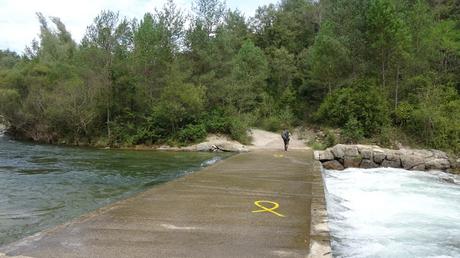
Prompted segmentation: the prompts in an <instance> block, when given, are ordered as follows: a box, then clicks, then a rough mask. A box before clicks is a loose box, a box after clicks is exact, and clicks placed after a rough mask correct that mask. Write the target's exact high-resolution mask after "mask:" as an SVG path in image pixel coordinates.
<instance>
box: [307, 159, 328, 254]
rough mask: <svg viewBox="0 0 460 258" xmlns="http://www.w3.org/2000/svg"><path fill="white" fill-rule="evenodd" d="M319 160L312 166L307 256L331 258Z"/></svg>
mask: <svg viewBox="0 0 460 258" xmlns="http://www.w3.org/2000/svg"><path fill="white" fill-rule="evenodd" d="M322 169H323V166H322V165H321V162H319V161H314V162H313V168H312V200H311V211H310V212H311V226H310V252H309V254H308V256H307V257H308V258H315V257H323V258H329V257H331V258H332V249H331V236H330V232H329V224H328V215H327V208H326V196H325V194H326V192H325V188H324V178H323V173H322Z"/></svg>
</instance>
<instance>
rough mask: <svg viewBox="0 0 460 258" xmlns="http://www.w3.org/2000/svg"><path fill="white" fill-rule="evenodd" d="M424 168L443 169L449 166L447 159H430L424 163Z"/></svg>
mask: <svg viewBox="0 0 460 258" xmlns="http://www.w3.org/2000/svg"><path fill="white" fill-rule="evenodd" d="M425 166H426V169H428V170H430V169H433V170H445V169H448V168H450V162H449V160H447V159H430V160H428V161H427V162H426V163H425Z"/></svg>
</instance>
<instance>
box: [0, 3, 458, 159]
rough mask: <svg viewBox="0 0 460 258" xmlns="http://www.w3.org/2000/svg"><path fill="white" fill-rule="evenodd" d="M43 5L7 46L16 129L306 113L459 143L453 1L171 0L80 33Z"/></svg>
mask: <svg viewBox="0 0 460 258" xmlns="http://www.w3.org/2000/svg"><path fill="white" fill-rule="evenodd" d="M146 11H149V10H146ZM37 16H38V21H39V26H40V29H41V30H40V31H41V32H40V35H39V38H38V39H37V40H34V41H32V43H31V44H30V45H29V47H27V49H26V50H25V51H24V53H23V54H21V55H18V54H17V53H14V52H11V51H8V50H4V51H0V114H1V118H2V119H3V123H7V124H8V125H9V126H10V129H9V133H10V134H12V135H13V136H15V137H21V138H26V139H32V140H36V141H42V142H49V143H67V144H91V145H96V144H100V145H105V144H107V145H113V146H120V145H134V144H157V143H169V144H186V143H190V142H195V141H199V140H201V139H203V138H204V137H205V136H206V135H207V134H208V133H223V134H228V135H230V136H231V137H233V138H234V139H237V140H240V141H243V142H244V141H245V140H247V139H246V137H247V136H246V131H247V129H248V128H249V127H261V128H265V129H268V130H272V131H276V130H280V129H282V128H283V127H294V126H299V125H308V126H315V127H318V128H340V129H341V131H342V133H341V139H340V140H343V141H348V142H359V141H366V140H369V141H373V142H375V143H379V144H383V145H385V144H387V143H388V142H389V141H391V140H392V139H393V138H395V137H401V138H404V139H406V140H407V141H409V142H412V143H414V144H416V145H419V146H426V147H431V148H439V149H443V150H448V151H451V152H454V153H459V152H460V3H459V1H456V0H372V1H369V0H321V1H311V0H282V1H281V2H280V3H278V4H276V5H272V4H271V5H267V6H262V7H259V8H258V9H257V11H256V12H255V15H254V17H244V15H242V13H241V12H239V11H237V10H230V9H228V8H227V7H226V6H225V3H224V2H223V1H221V0H195V1H194V2H193V8H192V10H191V13H188V12H186V11H185V10H181V9H180V8H178V7H177V6H176V5H175V3H174V2H173V1H171V0H170V1H168V2H167V4H166V5H165V6H164V7H163V8H162V9H158V10H151V12H147V13H146V14H145V15H144V17H143V19H141V20H136V19H130V18H126V17H120V15H119V13H117V12H112V11H102V12H101V13H100V14H99V15H98V16H97V17H96V18H95V19H94V22H93V24H91V25H89V26H88V27H87V31H86V34H85V36H84V38H83V39H82V40H81V42H79V43H78V42H75V41H74V40H73V39H72V37H71V35H70V33H69V31H67V30H66V27H65V25H64V24H63V22H62V21H61V20H60V19H59V18H58V17H45V16H44V15H42V14H41V13H38V14H37ZM3 36H7V35H3ZM326 131H327V130H326ZM334 138H335V137H334V136H330V137H329V139H328V141H327V142H329V143H331V142H335V141H336V139H334Z"/></svg>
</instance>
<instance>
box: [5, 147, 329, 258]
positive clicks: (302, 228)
mask: <svg viewBox="0 0 460 258" xmlns="http://www.w3.org/2000/svg"><path fill="white" fill-rule="evenodd" d="M278 205H279V207H276V206H278ZM253 211H258V212H253ZM325 214H326V213H325V210H324V192H323V186H322V178H321V174H320V168H319V166H318V164H317V163H315V161H313V155H312V152H311V150H293V151H289V152H282V151H274V150H258V151H254V152H250V153H244V154H238V155H235V156H232V157H230V158H228V159H226V160H224V161H221V162H218V163H217V164H214V165H212V166H210V167H207V168H205V169H203V170H201V171H198V172H195V173H192V174H190V175H188V176H185V177H182V178H180V179H177V180H174V181H171V182H168V183H165V184H162V185H159V186H155V187H153V188H151V189H149V190H147V191H145V192H142V193H140V194H138V195H136V196H134V197H131V198H128V199H126V200H123V201H119V202H116V203H114V204H112V205H109V206H107V207H104V208H102V209H99V210H97V211H95V212H92V213H89V214H87V215H85V216H83V217H81V218H79V219H77V220H74V221H72V222H69V223H67V224H64V225H61V226H58V227H56V228H54V229H51V230H48V231H45V232H42V233H40V234H37V235H35V236H31V237H28V238H25V239H23V240H20V241H18V242H16V243H13V244H10V245H7V246H5V247H3V248H0V257H2V254H1V253H6V255H8V256H19V255H20V256H26V257H59V258H65V257H200V258H201V257H330V255H331V254H330V249H329V248H330V247H329V246H328V245H329V236H328V232H327V222H326V218H327V216H326V215H325ZM312 216H313V219H312ZM310 247H312V248H313V249H314V250H311V251H310Z"/></svg>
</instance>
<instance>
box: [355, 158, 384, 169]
mask: <svg viewBox="0 0 460 258" xmlns="http://www.w3.org/2000/svg"><path fill="white" fill-rule="evenodd" d="M359 167H360V168H378V167H379V165H378V164H376V163H375V162H374V161H373V160H370V159H363V160H362V161H361V164H360V165H359Z"/></svg>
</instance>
